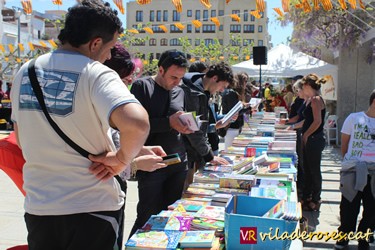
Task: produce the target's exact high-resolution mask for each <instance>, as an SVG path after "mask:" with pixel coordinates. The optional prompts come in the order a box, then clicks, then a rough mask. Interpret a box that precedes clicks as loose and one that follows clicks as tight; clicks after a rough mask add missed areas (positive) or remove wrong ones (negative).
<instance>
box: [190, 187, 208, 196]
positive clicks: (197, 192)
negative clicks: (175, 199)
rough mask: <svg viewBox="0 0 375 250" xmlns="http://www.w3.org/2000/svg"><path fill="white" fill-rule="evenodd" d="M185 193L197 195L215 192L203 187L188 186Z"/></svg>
mask: <svg viewBox="0 0 375 250" xmlns="http://www.w3.org/2000/svg"><path fill="white" fill-rule="evenodd" d="M185 193H186V194H193V195H198V196H212V195H214V194H215V191H214V190H208V189H203V188H193V187H188V189H187V190H186V192H185Z"/></svg>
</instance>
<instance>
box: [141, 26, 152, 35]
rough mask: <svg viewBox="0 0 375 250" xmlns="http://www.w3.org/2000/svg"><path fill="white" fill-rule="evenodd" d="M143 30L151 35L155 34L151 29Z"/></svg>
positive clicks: (145, 28)
mask: <svg viewBox="0 0 375 250" xmlns="http://www.w3.org/2000/svg"><path fill="white" fill-rule="evenodd" d="M143 30H144V31H146V32H147V33H149V34H154V31H153V30H152V29H151V28H150V27H144V28H143Z"/></svg>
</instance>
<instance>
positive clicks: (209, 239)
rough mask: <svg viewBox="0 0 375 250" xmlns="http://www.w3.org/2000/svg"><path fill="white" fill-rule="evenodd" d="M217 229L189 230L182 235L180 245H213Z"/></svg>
mask: <svg viewBox="0 0 375 250" xmlns="http://www.w3.org/2000/svg"><path fill="white" fill-rule="evenodd" d="M214 239H215V231H213V230H207V231H187V232H184V234H183V235H182V236H181V239H180V247H181V248H186V247H207V248H209V247H212V243H213V241H214Z"/></svg>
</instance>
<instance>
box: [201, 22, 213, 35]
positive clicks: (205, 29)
mask: <svg viewBox="0 0 375 250" xmlns="http://www.w3.org/2000/svg"><path fill="white" fill-rule="evenodd" d="M202 27H203V29H202V33H215V27H216V26H215V24H203V26H202Z"/></svg>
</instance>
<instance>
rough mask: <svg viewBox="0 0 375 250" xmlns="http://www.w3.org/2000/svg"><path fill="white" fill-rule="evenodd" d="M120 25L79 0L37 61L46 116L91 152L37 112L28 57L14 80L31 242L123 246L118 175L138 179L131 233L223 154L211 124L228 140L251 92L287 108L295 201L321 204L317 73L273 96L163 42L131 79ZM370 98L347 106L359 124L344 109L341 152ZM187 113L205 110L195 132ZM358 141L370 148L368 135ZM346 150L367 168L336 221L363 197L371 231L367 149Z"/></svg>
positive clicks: (99, 6)
mask: <svg viewBox="0 0 375 250" xmlns="http://www.w3.org/2000/svg"><path fill="white" fill-rule="evenodd" d="M122 32H123V28H122V23H121V21H120V19H119V18H118V16H117V12H116V11H115V10H113V9H112V8H111V7H110V6H109V4H108V3H104V2H102V1H101V0H83V1H81V2H79V3H77V4H76V5H75V6H74V7H72V8H70V9H69V11H68V13H67V15H66V20H65V26H64V28H63V29H62V30H61V32H60V34H59V36H58V39H59V41H60V44H61V45H60V48H59V49H57V50H56V51H53V52H51V53H48V54H45V55H42V56H40V57H39V58H37V59H36V60H35V69H36V70H35V71H36V75H37V80H38V81H39V83H40V85H41V88H42V92H43V93H44V98H45V99H46V106H47V110H48V112H49V114H50V115H51V117H53V120H54V122H55V125H56V126H57V127H59V128H60V129H61V130H62V131H63V133H64V134H65V135H66V137H68V139H70V140H71V141H73V142H74V143H76V144H78V145H79V146H80V147H82V148H83V149H84V150H86V151H87V152H89V155H88V157H84V156H82V155H81V154H80V153H79V152H77V151H76V149H75V148H72V147H70V145H71V143H67V140H66V139H63V138H62V137H60V135H59V134H57V133H56V131H55V129H54V128H52V126H51V124H50V122H49V121H48V119H46V117H45V115H44V114H43V112H41V109H42V105H41V104H40V103H38V101H37V100H36V99H35V98H34V96H35V94H34V91H35V89H33V87H32V85H31V80H30V79H29V76H28V71H29V72H30V68H29V65H30V63H29V62H28V63H26V64H25V65H23V66H22V68H21V69H20V70H19V72H18V73H17V75H16V77H15V79H14V86H13V89H12V92H11V93H10V97H11V99H12V101H13V112H12V120H13V121H14V132H15V135H16V138H17V142H18V145H19V147H20V148H21V149H22V153H23V156H24V158H25V164H24V166H23V178H24V186H23V187H24V190H25V192H26V199H25V211H26V213H25V222H26V226H27V229H28V244H29V249H31V250H34V249H68V248H69V249H98V250H99V249H100V250H103V249H121V247H122V245H123V242H122V239H123V222H124V216H125V215H124V206H125V197H126V180H127V179H129V178H131V177H133V178H136V179H137V180H138V196H139V202H138V205H137V219H136V221H135V223H134V226H133V228H132V230H131V233H130V235H129V237H131V235H132V234H134V233H135V232H136V230H138V229H139V228H141V227H142V226H143V225H144V223H145V222H146V221H147V220H148V219H149V217H150V216H151V215H153V214H157V213H159V212H160V211H161V210H164V209H167V207H168V205H170V204H171V203H173V202H174V201H176V200H177V199H179V198H181V196H182V194H183V191H184V189H186V187H187V186H188V185H189V184H190V183H191V182H192V178H193V174H194V173H195V172H196V171H199V170H200V169H202V167H203V166H204V165H205V164H206V163H212V164H219V165H220V164H222V165H226V164H229V163H228V161H227V160H226V159H224V158H222V157H220V156H218V148H219V147H218V145H219V134H220V133H219V132H218V131H224V134H221V135H222V136H223V137H224V141H225V147H226V148H228V147H229V146H230V145H231V144H232V141H233V139H234V137H235V136H237V135H238V134H239V133H240V132H241V128H242V127H243V125H244V117H246V116H249V115H251V107H250V105H249V101H250V100H251V98H253V97H259V98H264V106H265V110H266V111H272V107H273V106H284V107H285V108H286V109H287V110H288V111H289V120H288V121H287V124H290V125H291V126H290V129H295V130H297V135H298V136H297V153H298V156H299V162H298V189H299V190H300V193H301V197H300V199H301V202H302V203H303V209H304V210H308V211H318V210H319V209H320V204H321V191H322V177H321V168H320V161H321V156H322V151H323V149H324V146H325V138H324V134H323V125H324V118H325V113H326V106H325V102H324V100H323V98H322V96H321V95H320V88H321V85H322V84H324V83H325V79H324V78H319V77H318V76H317V75H315V74H309V75H306V76H297V77H295V78H293V82H292V84H291V85H287V86H286V88H285V91H284V93H283V94H282V95H281V94H279V95H276V94H274V90H273V89H272V84H268V85H265V88H264V92H261V91H260V90H259V86H256V84H255V82H254V81H251V80H250V78H249V76H248V75H247V74H246V73H237V74H235V73H233V71H232V69H231V67H230V65H228V64H227V63H225V62H220V63H216V64H212V65H205V64H204V63H202V62H196V63H193V64H191V65H189V63H188V60H187V58H186V56H185V54H184V53H182V52H180V51H177V50H167V51H164V52H163V53H161V56H160V58H159V61H158V71H157V74H156V75H154V76H145V77H142V78H138V79H135V77H134V76H135V74H134V72H135V71H136V69H135V68H136V67H135V63H134V60H133V59H132V56H131V54H130V53H129V52H128V50H127V49H126V48H125V47H124V46H123V45H122V44H121V43H119V42H118V38H119V35H120V34H121V33H122ZM187 70H189V73H186V71H187ZM55 79H59V80H58V81H59V84H56V81H55ZM296 95H297V97H296ZM371 98H372V99H370V109H369V110H368V112H366V113H365V114H361V115H356V116H361V117H359V118H358V119H360V120H361V121H363V124H362V125H361V126H359V125H355V123H356V121H357V120H358V119H357V118H355V117H354V115H353V117H352V118H351V120H350V121H348V122H345V124H344V127H343V145H346V146H344V147H343V148H344V150H343V154H345V159H347V160H348V161H349V160H352V157H350V156H353V155H354V154H355V153H353V151H355V149H353V148H352V147H351V145H352V140H353V137H354V139H358V138H356V136H355V133H356V132H355V131H357V130H358V129H360V128H361V129H364V128H365V127H366V129H367V132H366V133H368V134H369V135H371V138H372V140H373V139H374V138H373V137H375V135H374V134H375V132H374V131H375V130H374V131H373V130H372V129H373V128H375V121H372V120H375V118H374V117H375V114H374V110H375V108H374V107H375V101H374V98H375V94H374V93H373V94H372V97H371ZM239 101H240V102H242V103H243V105H244V108H243V109H242V110H241V111H240V112H239V113H238V114H237V115H236V116H234V117H233V119H232V120H230V121H227V122H225V123H224V122H223V120H222V118H223V114H226V113H227V112H228V111H229V110H230V109H231V108H232V107H233V106H235V105H236V103H238V102H239ZM186 112H195V113H196V115H197V116H200V119H201V120H202V121H204V122H203V123H202V125H201V127H200V128H199V130H198V131H192V130H190V128H189V126H188V125H187V124H184V123H183V122H182V121H181V120H180V119H179V116H181V115H182V114H184V113H186ZM348 119H349V118H348ZM29 121H33V122H32V123H31V122H29ZM372 123H374V126H372V125H370V124H372ZM35 142H38V143H37V144H35ZM368 150H369V152H370V153H371V152H373V145H372V144H371V143H370V144H369V145H368ZM176 153H177V154H178V156H179V159H180V162H179V163H176V164H173V165H167V164H166V163H165V162H163V157H164V156H166V155H170V154H176ZM355 159H356V160H358V161H359V162H360V163H358V164H357V163H355V164H354V165H351V166H352V167H353V166H354V169H355V170H356V171H357V173H358V172H361V173H363V172H362V170H359V169H360V167H356V166H362V165H363V164H365V165H366V166H367V168H366V169H368V173H370V174H369V175H366V173H364V174H363V176H362V177H363V179H364V180H362V182H361V183H360V184H361V188H362V189H361V190H358V189H355V190H358V192H356V193H355V194H353V193H350V196H347V195H346V193H343V198H342V202H341V206H340V209H341V212H340V214H341V226H340V228H339V230H341V231H343V232H347V231H355V222H356V218H357V217H355V218H354V216H353V215H352V214H350V209H352V208H353V206H355V207H356V209H357V208H358V209H357V210H358V211H359V206H360V201H361V199H362V200H363V201H364V203H363V204H364V207H365V210H366V211H370V212H368V213H367V214H366V215H367V216H366V222H363V223H362V222H361V224H360V227H359V229H358V230H360V231H366V230H367V229H368V228H370V229H372V230H374V224H375V223H374V215H373V214H371V209H372V208H374V204H375V202H374V194H375V192H374V189H371V188H373V183H375V181H374V177H373V172H374V169H373V166H374V164H373V162H374V159H373V155H372V157H371V156H369V157H367V158H365V159H363V158H361V157H360V156H359V157H356V158H355ZM362 162H365V163H362ZM368 162H369V163H368ZM348 169H352V168H348ZM346 172H350V173H352V172H353V171H351V170H347V171H346ZM118 176H119V177H120V178H117V177H118ZM349 190H351V191H353V189H350V188H349ZM371 192H372V193H371ZM357 214H358V212H357ZM349 218H350V219H349ZM366 243H367V242H360V244H361V245H365V244H366ZM338 244H339V245H340V244H341V245H343V246H345V244H347V242H346V241H343V242H339V243H338ZM367 244H368V243H367ZM68 246H69V247H68Z"/></svg>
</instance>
